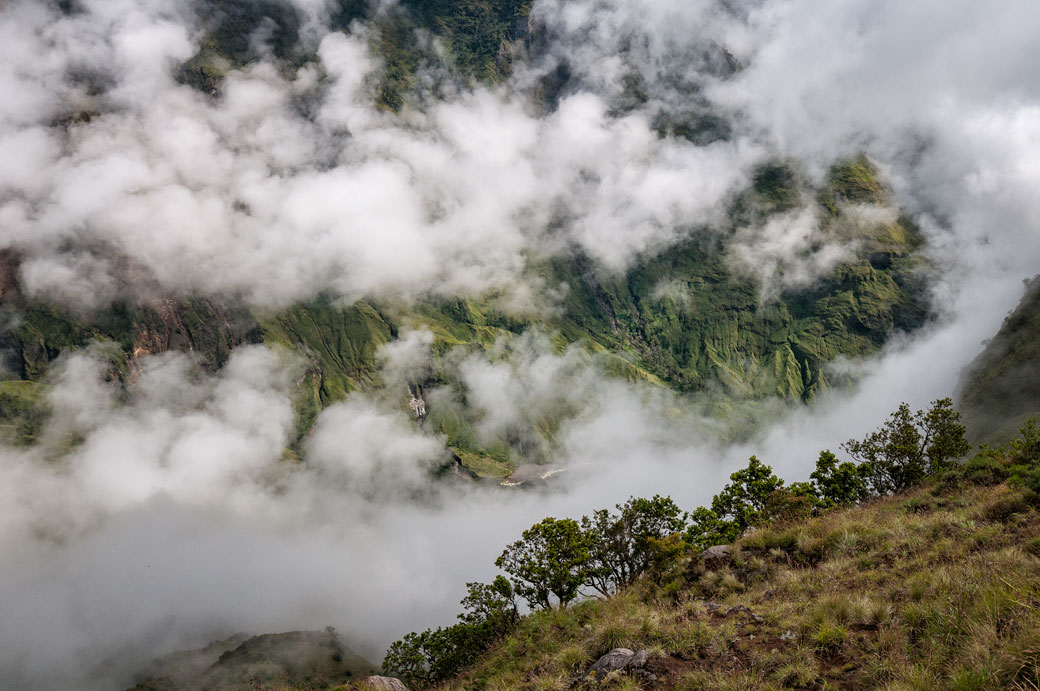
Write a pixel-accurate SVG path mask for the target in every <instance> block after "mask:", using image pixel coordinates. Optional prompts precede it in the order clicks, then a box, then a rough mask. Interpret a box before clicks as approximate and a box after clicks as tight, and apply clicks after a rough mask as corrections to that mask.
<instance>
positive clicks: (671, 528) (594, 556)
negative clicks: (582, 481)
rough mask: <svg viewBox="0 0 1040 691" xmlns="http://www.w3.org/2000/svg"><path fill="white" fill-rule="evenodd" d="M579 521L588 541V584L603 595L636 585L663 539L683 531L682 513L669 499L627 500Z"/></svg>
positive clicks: (662, 547)
mask: <svg viewBox="0 0 1040 691" xmlns="http://www.w3.org/2000/svg"><path fill="white" fill-rule="evenodd" d="M616 508H617V509H618V513H611V512H609V511H607V510H606V509H600V510H598V511H595V512H593V514H592V516H591V517H589V516H584V517H582V519H581V527H582V530H584V531H585V533H586V535H588V536H589V537H590V538H591V547H590V550H589V552H590V563H589V569H588V585H590V586H591V587H592V588H594V589H595V590H596V591H597V592H599V593H601V594H603V595H610V594H612V593H615V592H617V591H618V590H619V589H621V588H624V587H627V586H630V585H632V584H633V583H635V581H636V579H637V578H639V577H640V576H641V575H643V574H644V573H646V572H647V571H648V570H650V568H651V567H652V566H653V565H654V564H655V562H656V561H659V560H660V557H661V554H662V551H667V549H668V546H667V545H665V544H664V543H663V542H661V541H662V540H664V539H665V538H667V537H669V536H670V535H672V534H674V533H680V532H682V530H683V528H684V527H685V520H684V517H683V515H682V511H681V510H680V509H679V507H678V506H676V505H675V502H673V501H672V500H671V498H670V497H661V496H660V495H654V497H653V498H652V499H637V498H635V497H630V498H629V500H628V501H627V502H625V503H624V504H618V505H617V506H616Z"/></svg>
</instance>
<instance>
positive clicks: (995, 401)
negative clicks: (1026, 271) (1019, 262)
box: [957, 277, 1040, 443]
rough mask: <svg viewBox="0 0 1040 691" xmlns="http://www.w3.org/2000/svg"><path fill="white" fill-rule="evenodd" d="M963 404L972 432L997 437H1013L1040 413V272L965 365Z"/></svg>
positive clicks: (982, 439) (983, 439) (975, 436)
mask: <svg viewBox="0 0 1040 691" xmlns="http://www.w3.org/2000/svg"><path fill="white" fill-rule="evenodd" d="M957 399H958V406H959V407H960V409H961V410H962V411H963V413H964V423H965V425H966V426H967V428H968V435H969V438H971V439H972V440H974V441H976V442H977V443H994V442H998V441H1000V440H1002V439H1006V438H1008V436H1010V435H1011V434H1012V433H1013V432H1014V431H1015V430H1017V429H1018V428H1019V427H1021V426H1022V424H1023V423H1024V422H1025V420H1026V419H1027V418H1028V417H1030V416H1031V415H1036V414H1038V413H1040V277H1037V278H1034V279H1033V280H1032V281H1029V282H1028V283H1027V285H1026V293H1025V296H1024V297H1023V298H1022V301H1021V302H1020V303H1019V305H1018V307H1017V308H1016V309H1015V311H1014V312H1012V313H1011V314H1010V315H1009V316H1008V317H1007V319H1005V320H1004V324H1003V325H1002V326H1001V327H1000V331H998V332H997V334H996V335H995V336H994V337H993V338H992V339H990V341H989V342H988V343H987V345H986V349H985V350H983V351H982V354H980V355H979V356H978V357H977V358H975V360H974V361H973V362H972V363H971V364H970V365H969V366H968V367H967V368H965V370H964V372H963V374H962V375H961V380H960V384H959V385H958V394H957Z"/></svg>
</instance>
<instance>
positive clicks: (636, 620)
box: [348, 485, 1040, 691]
mask: <svg viewBox="0 0 1040 691" xmlns="http://www.w3.org/2000/svg"><path fill="white" fill-rule="evenodd" d="M1037 535H1040V512H1038V511H1037V509H1036V508H1035V506H1031V505H1030V503H1029V501H1028V500H1027V499H1026V497H1025V495H1023V494H1022V492H1021V491H1019V490H1015V489H1010V488H1008V487H1007V486H1005V485H998V486H990V487H970V488H962V489H957V488H951V487H948V486H947V487H943V486H931V487H926V488H921V489H918V490H915V491H913V492H910V493H907V494H902V495H898V496H893V497H889V498H886V499H880V500H876V501H873V502H870V503H868V504H866V505H863V506H859V507H856V508H850V509H844V510H833V511H829V512H827V513H825V514H824V515H822V516H821V517H818V518H813V519H803V520H794V521H788V522H777V523H774V524H773V525H771V526H768V527H765V528H760V529H758V530H755V531H753V532H750V533H749V534H747V535H745V536H744V537H742V538H741V539H739V540H738V541H737V542H736V544H735V545H733V548H732V551H731V552H729V553H727V554H725V556H723V557H721V558H716V559H712V558H707V560H706V559H705V558H703V557H701V558H695V559H692V560H690V561H688V562H684V563H683V564H682V565H681V566H680V567H679V568H678V570H676V571H673V572H671V573H669V574H664V575H660V576H658V577H657V578H656V579H644V580H643V581H641V582H640V583H638V584H637V585H636V586H634V587H632V588H629V589H628V590H625V591H623V592H621V593H620V594H619V595H617V596H615V597H612V598H610V599H608V600H598V599H591V600H585V601H582V602H579V603H578V604H576V605H573V606H572V607H570V608H568V609H566V610H563V611H560V610H555V609H553V610H543V611H539V612H537V613H535V614H533V615H531V616H528V617H526V618H524V619H523V620H522V621H521V622H520V624H519V626H518V627H517V628H516V630H515V631H514V632H512V633H510V634H508V635H507V636H505V637H504V638H503V639H502V640H500V641H499V642H498V643H497V644H495V645H494V646H493V647H492V648H491V649H490V650H489V651H488V652H487V653H486V654H484V655H483V656H481V657H480V658H479V659H478V660H477V662H476V663H475V664H474V665H473V666H472V667H471V668H470V669H469V670H468V671H466V672H465V673H463V674H462V675H461V676H459V677H458V678H456V679H453V680H451V681H449V682H447V683H444V684H441V685H438V686H435V687H434V688H438V689H445V690H447V689H453V690H454V689H458V690H460V691H461V690H462V689H487V690H488V691H491V690H500V691H505V690H506V689H543V690H547V689H566V688H574V687H577V688H616V689H637V688H639V689H662V690H664V689H667V690H669V691H671V690H673V689H678V690H683V691H692V690H694V689H781V688H800V689H874V688H882V687H883V688H891V689H979V690H982V689H997V688H1007V689H1033V688H1036V684H1037V683H1038V682H1040V638H1038V633H1037V632H1038V631H1040V538H1038V537H1037ZM615 648H628V649H630V650H635V651H639V650H646V651H648V653H649V661H648V662H647V663H646V664H645V666H644V667H642V668H639V669H630V670H628V671H620V672H614V673H612V674H610V675H608V676H606V677H605V678H604V677H603V676H602V675H600V677H599V679H596V678H595V677H593V678H588V679H585V681H584V682H582V681H581V680H582V678H583V676H584V675H585V673H586V671H587V670H589V668H590V666H591V665H592V664H593V663H594V662H596V661H597V660H598V659H599V658H600V657H601V656H603V655H605V654H606V653H608V652H609V651H611V650H612V649H615ZM348 688H354V687H348ZM358 688H361V687H358Z"/></svg>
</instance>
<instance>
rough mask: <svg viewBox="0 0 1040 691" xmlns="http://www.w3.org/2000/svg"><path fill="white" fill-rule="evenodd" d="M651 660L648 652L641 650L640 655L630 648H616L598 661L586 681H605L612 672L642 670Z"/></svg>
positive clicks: (586, 674) (587, 674)
mask: <svg viewBox="0 0 1040 691" xmlns="http://www.w3.org/2000/svg"><path fill="white" fill-rule="evenodd" d="M649 660H650V652H649V651H648V650H640V651H639V652H638V653H637V652H634V651H632V650H629V649H628V648H614V649H613V650H611V651H610V652H609V653H607V654H606V655H604V656H603V657H601V658H600V659H598V660H596V663H595V664H594V665H592V667H589V671H588V672H586V673H585V677H584V678H585V679H587V680H590V681H597V680H600V679H603V678H604V677H605V676H607V675H608V674H610V673H611V672H629V671H637V670H642V669H643V668H644V667H646V663H647V662H648V661H649Z"/></svg>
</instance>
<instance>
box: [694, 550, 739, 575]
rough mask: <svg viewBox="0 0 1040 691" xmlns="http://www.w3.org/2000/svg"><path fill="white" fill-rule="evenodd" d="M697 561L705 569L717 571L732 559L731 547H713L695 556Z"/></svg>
mask: <svg viewBox="0 0 1040 691" xmlns="http://www.w3.org/2000/svg"><path fill="white" fill-rule="evenodd" d="M697 559H698V560H700V563H701V564H703V565H704V568H706V569H717V568H719V567H720V566H725V565H726V564H728V563H729V562H730V560H731V559H733V546H732V545H715V546H713V547H709V548H708V549H706V550H704V551H703V552H701V553H700V554H699V555H697Z"/></svg>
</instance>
